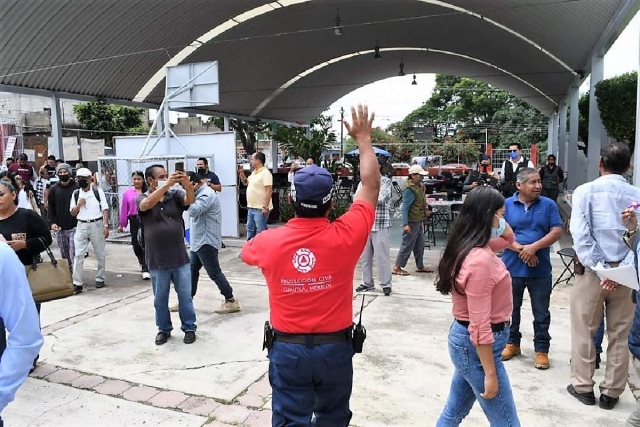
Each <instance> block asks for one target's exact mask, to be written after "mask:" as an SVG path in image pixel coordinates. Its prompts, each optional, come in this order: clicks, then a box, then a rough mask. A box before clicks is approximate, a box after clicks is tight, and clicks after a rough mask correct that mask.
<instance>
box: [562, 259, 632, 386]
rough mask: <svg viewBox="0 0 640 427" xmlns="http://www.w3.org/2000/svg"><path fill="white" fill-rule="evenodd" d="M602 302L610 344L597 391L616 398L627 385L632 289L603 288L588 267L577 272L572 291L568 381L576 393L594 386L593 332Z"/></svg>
mask: <svg viewBox="0 0 640 427" xmlns="http://www.w3.org/2000/svg"><path fill="white" fill-rule="evenodd" d="M603 303H605V304H606V306H605V307H606V308H605V309H606V318H607V321H606V325H607V337H608V341H609V346H608V347H607V359H606V361H607V364H606V365H607V366H606V370H605V376H604V380H603V381H602V383H600V393H601V394H606V395H607V396H609V397H613V398H616V397H618V396H620V395H621V394H622V392H623V391H624V389H625V388H626V386H627V376H628V373H629V346H628V342H627V340H628V337H629V329H631V324H632V323H633V316H634V312H635V305H634V304H633V302H632V301H631V289H629V288H627V287H625V286H622V285H621V286H619V287H618V289H616V290H615V291H613V292H608V291H605V290H603V289H602V286H600V278H599V277H598V276H597V275H596V274H595V273H593V272H592V271H591V270H590V269H588V268H587V269H586V271H585V273H584V274H583V275H576V279H575V284H574V285H573V290H572V291H571V383H572V384H573V386H574V387H575V389H576V391H577V392H578V393H587V392H590V391H592V390H593V385H594V384H595V382H594V381H593V372H594V369H595V359H596V349H595V346H594V344H593V336H594V335H595V333H596V330H597V329H598V326H599V325H600V321H601V320H602V310H603Z"/></svg>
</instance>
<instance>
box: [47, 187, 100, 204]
mask: <svg viewBox="0 0 640 427" xmlns="http://www.w3.org/2000/svg"><path fill="white" fill-rule="evenodd" d="M92 190H93V195H94V196H96V199H97V200H98V203H100V192H99V191H98V189H97V188H96V187H93V188H92ZM49 191H51V190H49ZM79 194H80V189H78V188H76V189H75V190H73V200H75V202H76V205H77V204H78V197H79Z"/></svg>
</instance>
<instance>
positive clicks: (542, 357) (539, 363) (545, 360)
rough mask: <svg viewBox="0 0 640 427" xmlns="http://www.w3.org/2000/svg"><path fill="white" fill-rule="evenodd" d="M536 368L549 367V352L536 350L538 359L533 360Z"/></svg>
mask: <svg viewBox="0 0 640 427" xmlns="http://www.w3.org/2000/svg"><path fill="white" fill-rule="evenodd" d="M533 367H534V368H536V369H549V353H541V352H539V351H536V359H535V361H534V362H533Z"/></svg>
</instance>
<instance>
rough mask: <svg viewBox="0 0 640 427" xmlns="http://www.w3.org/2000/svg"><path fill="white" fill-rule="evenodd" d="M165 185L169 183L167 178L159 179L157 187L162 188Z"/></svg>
mask: <svg viewBox="0 0 640 427" xmlns="http://www.w3.org/2000/svg"><path fill="white" fill-rule="evenodd" d="M165 185H167V181H166V180H163V181H158V187H157V188H162V187H164V186H165Z"/></svg>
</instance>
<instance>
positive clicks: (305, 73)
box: [251, 47, 558, 117]
mask: <svg viewBox="0 0 640 427" xmlns="http://www.w3.org/2000/svg"><path fill="white" fill-rule="evenodd" d="M380 51H381V52H394V51H395V52H397V51H417V52H430V53H440V54H443V55H450V56H457V57H459V58H464V59H468V60H470V61H474V62H478V63H480V64H483V65H486V66H488V67H491V68H493V69H495V70H497V71H500V72H501V73H504V74H505V75H507V76H509V77H512V78H514V79H516V80H518V81H520V82H522V83H524V84H525V85H527V86H529V87H530V88H531V89H533V90H535V91H536V92H538V93H539V94H540V95H542V96H544V97H545V98H547V99H548V100H549V101H551V102H552V103H553V104H554V105H556V106H557V105H558V103H557V102H555V101H554V100H553V99H551V98H550V97H549V96H548V95H547V94H546V93H544V92H543V91H541V90H540V89H538V88H537V87H536V86H534V85H532V84H531V83H529V82H528V81H526V80H524V79H523V78H521V77H519V76H517V75H515V74H513V73H511V72H510V71H507V70H505V69H503V68H500V67H498V66H496V65H493V64H491V63H489V62H486V61H483V60H482V59H478V58H474V57H472V56H469V55H463V54H460V53H456V52H449V51H446V50H440V49H429V48H426V47H388V48H381V49H380ZM372 53H374V50H362V51H360V52H354V53H350V54H348V55H342V56H339V57H337V58H333V59H330V60H328V61H325V62H321V63H320V64H318V65H316V66H314V67H311V68H309V69H308V70H305V71H303V72H302V73H300V74H298V75H297V76H295V77H293V78H292V79H290V80H289V81H288V82H286V83H285V84H283V85H282V86H280V87H279V88H278V89H276V90H274V91H273V92H272V93H271V95H269V96H268V97H267V98H265V100H264V101H262V102H261V103H260V104H259V105H258V106H257V107H256V109H255V110H253V112H252V113H251V116H252V117H256V116H257V115H258V114H260V112H261V111H262V110H263V109H264V108H265V107H266V106H267V105H268V104H269V103H270V102H271V101H273V100H274V99H275V98H276V97H277V96H278V95H280V94H281V93H282V92H284V91H285V90H286V89H288V88H289V87H291V86H292V85H293V84H294V83H296V82H297V81H298V80H300V79H302V78H304V77H306V76H308V75H309V74H311V73H313V72H316V71H318V70H320V69H322V68H324V67H327V66H329V65H331V64H335V63H336V62H340V61H344V60H347V59H350V58H353V57H354V56H358V55H369V54H372Z"/></svg>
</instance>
